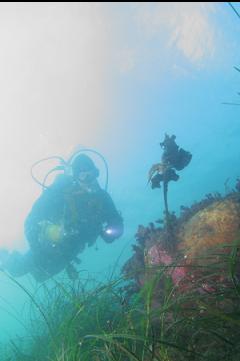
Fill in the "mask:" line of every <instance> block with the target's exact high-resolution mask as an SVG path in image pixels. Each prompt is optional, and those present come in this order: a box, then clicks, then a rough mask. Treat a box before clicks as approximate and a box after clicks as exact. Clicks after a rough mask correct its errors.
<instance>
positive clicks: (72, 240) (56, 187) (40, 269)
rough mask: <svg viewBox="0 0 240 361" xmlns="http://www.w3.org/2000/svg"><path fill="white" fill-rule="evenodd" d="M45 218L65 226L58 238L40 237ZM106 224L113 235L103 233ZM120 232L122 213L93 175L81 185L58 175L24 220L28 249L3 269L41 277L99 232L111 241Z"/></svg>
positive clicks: (63, 263)
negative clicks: (88, 181) (89, 180)
mask: <svg viewBox="0 0 240 361" xmlns="http://www.w3.org/2000/svg"><path fill="white" fill-rule="evenodd" d="M45 221H48V222H50V223H51V224H61V225H62V226H63V227H64V232H63V237H62V239H61V240H60V241H59V242H56V243H52V242H50V241H49V240H47V239H41V230H42V222H45ZM105 224H106V225H107V227H111V228H112V229H114V232H113V234H112V236H111V235H109V236H107V237H105V236H104V233H103V226H104V225H105ZM122 232H123V220H122V217H121V216H120V214H119V213H118V212H117V210H116V208H115V205H114V203H113V201H112V199H111V197H110V196H109V194H108V193H107V192H106V191H104V190H103V189H101V188H100V186H99V184H98V182H97V181H96V179H94V181H93V182H92V183H91V184H88V185H86V187H84V189H83V188H82V187H80V186H79V183H78V182H77V181H75V180H74V178H72V177H70V176H66V175H59V176H58V177H57V179H56V180H55V182H54V183H53V184H52V185H51V186H50V187H48V188H47V189H46V190H45V191H44V192H43V193H42V195H41V196H40V197H39V198H38V199H37V201H36V202H35V204H34V205H33V207H32V210H31V212H30V214H29V215H28V217H27V219H26V221H25V235H26V238H27V240H28V242H29V245H30V250H29V251H28V253H27V254H25V255H20V254H18V253H13V254H12V257H9V260H8V262H7V265H6V269H7V270H8V271H9V272H10V273H11V274H12V275H13V276H21V275H23V274H26V273H28V272H30V273H32V275H33V276H34V277H35V278H36V280H38V281H44V280H45V279H48V278H50V277H51V276H53V275H54V274H57V273H58V272H60V271H61V270H63V269H64V268H65V267H66V266H67V265H68V264H69V263H70V262H71V261H73V260H74V258H76V257H77V255H78V254H79V253H80V252H82V251H83V249H84V247H85V245H86V244H88V245H89V246H91V245H92V244H94V243H95V241H96V239H97V237H98V236H99V235H100V236H102V238H103V239H105V241H106V242H112V241H113V240H114V239H116V238H118V237H120V236H121V234H122Z"/></svg>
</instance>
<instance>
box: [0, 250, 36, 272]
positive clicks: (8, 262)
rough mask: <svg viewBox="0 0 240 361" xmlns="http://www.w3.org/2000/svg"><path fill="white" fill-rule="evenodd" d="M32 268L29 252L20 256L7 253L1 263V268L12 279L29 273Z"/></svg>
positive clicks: (32, 263) (17, 253)
mask: <svg viewBox="0 0 240 361" xmlns="http://www.w3.org/2000/svg"><path fill="white" fill-rule="evenodd" d="M33 267H34V262H33V257H32V253H31V252H27V253H26V254H21V253H19V252H12V253H8V255H7V257H5V259H4V260H3V261H2V263H1V268H2V269H3V270H6V271H7V272H9V273H10V275H12V276H13V277H21V276H24V275H25V274H27V273H29V272H31V270H32V269H33Z"/></svg>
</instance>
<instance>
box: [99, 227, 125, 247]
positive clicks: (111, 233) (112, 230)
mask: <svg viewBox="0 0 240 361" xmlns="http://www.w3.org/2000/svg"><path fill="white" fill-rule="evenodd" d="M122 233H123V226H122V225H113V226H109V225H107V226H106V227H104V228H103V230H102V232H101V234H100V236H101V238H102V239H103V240H104V241H105V242H106V243H112V242H113V241H114V240H115V239H116V238H119V237H121V235H122Z"/></svg>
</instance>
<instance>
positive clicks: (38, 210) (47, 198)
mask: <svg viewBox="0 0 240 361" xmlns="http://www.w3.org/2000/svg"><path fill="white" fill-rule="evenodd" d="M67 185H69V179H68V177H66V176H64V175H60V176H58V177H57V178H56V180H55V181H54V183H53V184H52V185H51V186H49V187H48V188H47V189H45V190H44V191H43V193H42V194H41V196H40V197H39V198H38V199H37V200H36V202H35V203H34V205H33V207H32V209H31V211H30V213H29V214H28V216H27V218H26V220H25V223H24V232H25V236H26V238H27V240H28V242H29V245H30V247H31V249H33V250H34V249H39V247H40V244H39V242H38V239H39V234H40V232H41V229H42V228H41V227H42V222H43V221H53V220H54V219H57V218H58V215H59V213H60V212H61V210H62V207H63V192H64V189H66V186H67Z"/></svg>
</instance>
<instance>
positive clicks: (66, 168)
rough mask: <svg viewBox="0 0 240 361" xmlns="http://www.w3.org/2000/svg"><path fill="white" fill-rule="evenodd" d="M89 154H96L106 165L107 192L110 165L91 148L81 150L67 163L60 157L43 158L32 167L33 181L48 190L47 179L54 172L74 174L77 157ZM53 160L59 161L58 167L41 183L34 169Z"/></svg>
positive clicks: (52, 169)
mask: <svg viewBox="0 0 240 361" xmlns="http://www.w3.org/2000/svg"><path fill="white" fill-rule="evenodd" d="M87 152H90V153H93V154H96V155H97V156H98V157H99V158H100V159H101V160H102V162H103V164H104V167H105V172H106V180H105V186H104V189H105V191H107V188H108V164H107V162H106V159H105V158H104V156H103V155H102V154H101V153H99V152H97V151H96V150H93V149H90V148H83V149H80V150H79V151H77V152H75V153H74V154H73V155H72V156H71V157H70V158H69V160H68V161H65V159H64V158H62V157H60V156H57V155H56V156H50V157H47V158H42V159H40V160H38V161H36V162H35V163H33V165H32V166H31V177H32V179H33V180H34V181H35V182H36V183H37V184H39V185H40V186H41V187H42V189H43V190H44V189H47V188H48V186H47V185H46V182H47V179H48V177H49V175H50V174H52V173H54V172H59V171H62V172H63V173H65V174H68V175H69V174H71V172H72V164H73V162H74V160H75V159H76V157H77V156H78V155H79V154H81V153H87ZM52 159H56V160H58V161H59V165H57V166H56V167H53V168H51V169H50V170H49V171H48V172H47V173H46V175H45V177H44V178H43V181H42V182H41V181H39V179H37V177H36V176H35V175H34V168H35V167H36V166H38V165H39V164H41V163H43V162H46V161H48V160H52Z"/></svg>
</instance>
